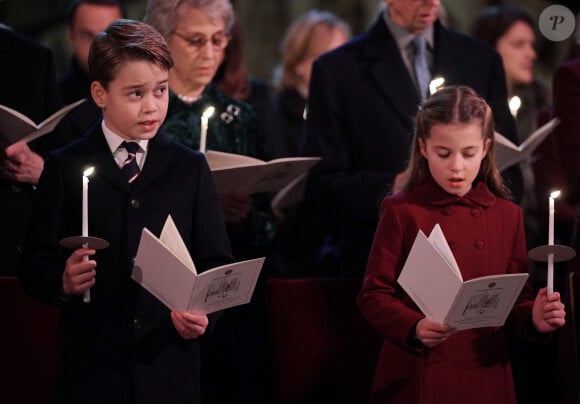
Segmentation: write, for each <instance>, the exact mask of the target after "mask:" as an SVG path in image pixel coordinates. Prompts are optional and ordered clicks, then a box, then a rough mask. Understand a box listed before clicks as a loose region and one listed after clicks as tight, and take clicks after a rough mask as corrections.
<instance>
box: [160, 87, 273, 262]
mask: <svg viewBox="0 0 580 404" xmlns="http://www.w3.org/2000/svg"><path fill="white" fill-rule="evenodd" d="M209 106H213V107H214V108H215V109H216V110H215V112H214V114H213V116H212V117H211V118H209V120H208V130H207V138H206V149H207V150H216V151H223V152H228V153H236V154H243V155H246V156H252V157H256V158H258V159H261V160H269V158H268V156H267V155H266V152H265V141H264V134H263V133H260V130H259V129H258V128H259V126H258V120H257V116H256V113H255V112H254V110H253V108H252V107H251V106H250V105H249V104H246V103H244V102H241V101H237V100H234V99H231V98H229V97H226V96H225V95H223V94H222V93H220V92H219V90H218V89H217V87H216V86H215V84H213V83H211V84H209V85H208V86H207V87H206V88H205V90H204V92H203V94H202V97H201V98H200V99H199V100H197V101H196V102H194V103H193V104H186V103H184V102H183V101H181V100H180V99H179V98H178V97H177V96H176V95H175V94H174V93H173V92H170V94H169V109H168V111H167V118H166V119H165V122H164V123H163V125H162V129H163V130H164V131H165V133H166V134H167V135H168V136H169V137H170V138H172V139H173V140H175V141H177V142H178V143H181V144H183V145H185V146H188V147H190V148H192V149H194V150H199V138H200V133H201V115H202V114H203V111H205V109H206V108H208V107H209ZM253 199H254V201H253V207H252V211H251V213H250V215H249V217H248V220H247V221H246V222H245V223H244V224H243V225H227V231H228V236H229V238H230V242H231V244H232V250H233V253H234V256H235V257H236V259H238V260H242V259H249V258H256V257H258V256H263V255H267V254H268V245H269V243H270V241H271V240H272V238H273V236H274V215H273V214H272V211H271V209H270V206H269V201H270V198H269V197H268V195H256V196H254V198H253Z"/></svg>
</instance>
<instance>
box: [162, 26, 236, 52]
mask: <svg viewBox="0 0 580 404" xmlns="http://www.w3.org/2000/svg"><path fill="white" fill-rule="evenodd" d="M173 35H177V36H178V37H180V38H181V39H183V40H184V41H185V42H187V43H188V45H189V46H191V47H192V48H194V49H196V50H198V51H199V50H201V49H203V47H204V46H205V45H206V44H207V43H208V42H211V45H212V46H213V48H214V49H215V50H222V49H224V48H225V47H226V46H228V42H229V41H230V36H229V35H228V34H226V33H224V32H222V31H220V32H216V33H215V34H213V35H212V36H211V37H210V38H209V39H208V37H206V36H205V35H203V34H194V35H192V36H186V35H183V34H180V33H179V32H175V31H174V32H173Z"/></svg>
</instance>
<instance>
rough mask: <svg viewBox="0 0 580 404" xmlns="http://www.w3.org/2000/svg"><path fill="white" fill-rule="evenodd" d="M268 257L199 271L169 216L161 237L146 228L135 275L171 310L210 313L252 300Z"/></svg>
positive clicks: (143, 285)
mask: <svg viewBox="0 0 580 404" xmlns="http://www.w3.org/2000/svg"><path fill="white" fill-rule="evenodd" d="M264 260H265V258H264V257H262V258H256V259H252V260H247V261H241V262H235V263H232V264H228V265H223V266H220V267H216V268H212V269H209V270H207V271H205V272H202V273H200V274H198V273H197V271H196V268H195V265H194V263H193V260H192V259H191V256H190V255H189V252H188V251H187V247H186V246H185V243H184V242H183V239H182V238H181V236H180V234H179V231H178V229H177V227H176V226H175V223H174V222H173V219H172V218H171V216H168V217H167V220H166V221H165V224H164V226H163V230H162V231H161V235H160V237H159V238H157V237H155V235H154V234H153V233H151V232H150V231H149V229H147V228H143V231H142V232H141V241H140V242H139V249H138V251H137V257H136V259H135V264H134V266H133V271H132V274H131V277H132V278H133V279H134V280H135V281H136V282H137V283H138V284H139V285H141V286H142V287H143V288H145V289H146V290H148V291H149V292H150V293H151V294H152V295H153V296H155V297H156V298H157V299H159V300H160V301H161V302H162V303H163V304H165V305H166V306H167V307H168V308H169V309H170V310H177V311H182V312H193V313H202V314H210V313H213V312H214V311H218V310H223V309H227V308H228V307H233V306H238V305H241V304H245V303H248V302H249V301H250V299H251V298H252V293H253V292H254V288H255V286H256V281H257V280H258V276H259V275H260V271H261V269H262V265H263V264H264Z"/></svg>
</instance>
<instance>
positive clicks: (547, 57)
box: [0, 0, 580, 87]
mask: <svg viewBox="0 0 580 404" xmlns="http://www.w3.org/2000/svg"><path fill="white" fill-rule="evenodd" d="M125 3H126V5H127V9H128V13H129V17H130V18H133V19H138V20H140V19H142V18H143V14H144V8H145V0H126V1H125ZM232 3H233V4H234V8H235V10H236V15H237V18H238V20H239V21H240V23H241V27H242V30H243V34H244V39H245V55H246V62H247V65H248V67H249V70H250V72H251V74H252V75H253V76H255V77H258V78H261V79H263V80H266V81H268V82H269V81H270V80H271V77H272V71H273V68H274V67H275V66H276V64H277V61H278V57H279V53H278V45H279V42H280V39H281V38H282V36H283V35H284V31H285V29H286V27H287V26H288V25H289V24H290V22H291V21H292V20H293V19H294V18H295V17H297V16H298V15H300V14H302V13H303V12H305V11H306V10H308V9H310V8H318V9H321V10H329V11H332V12H334V13H336V14H337V15H338V16H339V17H341V18H343V19H344V20H346V21H347V22H348V23H349V24H350V25H351V27H352V30H353V33H354V34H355V35H356V34H359V33H361V32H363V31H364V30H365V29H366V28H367V27H368V26H369V25H370V24H371V23H372V22H373V21H374V19H375V18H376V15H377V12H378V10H379V8H380V6H381V4H382V3H383V2H382V1H381V0H234V1H232ZM442 3H443V5H444V7H445V9H446V12H447V22H448V25H449V26H450V27H451V28H454V29H456V30H458V31H462V32H466V31H467V30H468V27H469V23H470V21H471V20H472V18H473V16H474V15H475V14H476V13H477V12H478V10H480V9H481V8H482V7H484V6H487V5H491V4H500V3H506V4H516V5H519V6H521V7H524V8H525V9H527V10H528V11H529V12H530V13H531V15H533V16H534V17H535V18H536V19H537V18H538V16H539V15H540V13H541V12H542V10H543V9H545V8H546V7H548V6H550V5H552V4H561V5H564V6H566V7H568V8H569V9H570V10H571V11H572V12H573V13H574V14H575V15H577V14H578V12H579V10H580V0H565V1H558V2H554V1H545V0H519V1H503V2H501V1H483V0H469V1H466V0H442ZM68 4H69V0H0V22H2V23H4V24H6V25H9V26H11V27H12V28H14V29H15V30H17V31H20V32H23V33H25V34H27V35H29V36H31V37H33V38H36V39H38V40H39V41H40V42H42V43H44V44H45V45H47V46H48V47H50V48H51V49H52V50H53V52H54V56H55V62H56V64H57V73H60V72H61V71H62V69H63V68H64V65H65V63H66V60H67V58H68V56H69V54H70V49H69V47H68V43H67V39H66V26H65V20H66V10H67V6H68ZM576 25H577V29H578V26H579V25H580V24H578V22H577V24H576ZM537 36H538V49H537V50H538V56H539V57H538V63H537V66H538V68H537V73H538V78H539V79H540V80H541V81H542V82H543V83H544V84H546V85H547V86H548V87H549V86H550V81H551V75H552V72H553V69H554V67H555V66H557V65H558V64H559V63H560V62H561V61H562V60H563V58H564V57H565V54H566V52H567V50H568V48H569V47H570V42H571V41H573V40H574V38H570V39H569V40H567V41H563V42H551V41H548V40H546V39H545V38H543V37H542V36H541V34H539V32H538V33H537ZM0 63H1V61H0Z"/></svg>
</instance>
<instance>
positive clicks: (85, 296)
mask: <svg viewBox="0 0 580 404" xmlns="http://www.w3.org/2000/svg"><path fill="white" fill-rule="evenodd" d="M93 171H94V167H89V168H87V169H86V170H85V171H83V221H82V232H81V236H82V237H88V236H89V175H91V174H92V173H93ZM88 246H89V245H88V243H83V248H87V247H88ZM88 260H89V256H88V255H84V256H83V261H88ZM90 301H91V290H90V289H87V290H85V292H84V294H83V302H85V303H89V302H90Z"/></svg>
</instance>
